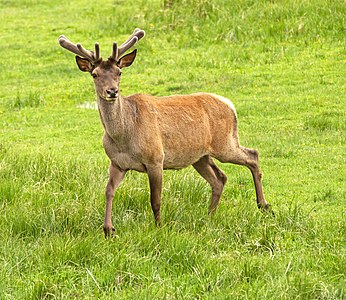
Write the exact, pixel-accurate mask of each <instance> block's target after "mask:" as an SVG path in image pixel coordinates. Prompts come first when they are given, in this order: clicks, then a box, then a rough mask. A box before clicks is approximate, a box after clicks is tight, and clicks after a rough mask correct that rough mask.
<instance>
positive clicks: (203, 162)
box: [192, 155, 227, 214]
mask: <svg viewBox="0 0 346 300" xmlns="http://www.w3.org/2000/svg"><path fill="white" fill-rule="evenodd" d="M192 166H193V167H194V168H195V169H196V171H197V172H198V173H199V174H200V175H201V176H202V177H203V178H204V179H205V180H206V181H207V182H208V183H209V184H210V186H211V189H212V195H211V201H210V206H209V214H210V213H212V212H214V211H215V210H216V208H217V206H218V205H219V202H220V198H221V194H222V191H223V188H224V186H225V184H226V181H227V177H226V175H225V174H224V173H223V172H222V171H221V170H220V169H219V168H218V167H217V165H216V164H215V163H214V161H213V160H212V158H211V157H210V156H208V155H207V156H204V157H202V158H201V159H200V160H199V161H197V162H196V163H194V164H193V165H192Z"/></svg>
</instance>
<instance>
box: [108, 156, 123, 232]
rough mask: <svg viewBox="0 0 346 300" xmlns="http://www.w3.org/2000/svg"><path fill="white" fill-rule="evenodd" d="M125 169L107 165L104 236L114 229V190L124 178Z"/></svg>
mask: <svg viewBox="0 0 346 300" xmlns="http://www.w3.org/2000/svg"><path fill="white" fill-rule="evenodd" d="M125 173H126V171H123V170H120V169H119V168H118V167H115V166H113V165H112V163H111V164H110V166H109V180H108V183H107V186H106V213H105V220H104V224H103V231H104V233H105V238H108V237H109V236H110V235H111V233H112V232H113V231H115V229H114V227H113V225H112V204H113V198H114V192H115V190H116V188H117V187H118V186H119V184H120V183H121V181H122V180H123V179H124V176H125Z"/></svg>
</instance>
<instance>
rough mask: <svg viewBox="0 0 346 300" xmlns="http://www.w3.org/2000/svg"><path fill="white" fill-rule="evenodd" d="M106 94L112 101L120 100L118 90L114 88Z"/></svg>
mask: <svg viewBox="0 0 346 300" xmlns="http://www.w3.org/2000/svg"><path fill="white" fill-rule="evenodd" d="M106 94H107V98H108V99H110V100H114V99H116V98H118V96H119V92H118V90H117V89H114V88H112V89H108V90H106Z"/></svg>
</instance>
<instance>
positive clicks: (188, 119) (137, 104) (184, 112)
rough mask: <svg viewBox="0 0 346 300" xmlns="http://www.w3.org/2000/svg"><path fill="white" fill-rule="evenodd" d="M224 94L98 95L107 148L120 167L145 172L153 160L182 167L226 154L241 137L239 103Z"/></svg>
mask: <svg viewBox="0 0 346 300" xmlns="http://www.w3.org/2000/svg"><path fill="white" fill-rule="evenodd" d="M220 99H221V97H220V96H216V95H212V94H206V93H198V94H192V95H183V96H170V97H153V96H149V95H141V94H136V95H131V96H129V97H125V98H122V97H121V96H120V97H119V100H118V101H117V102H114V103H108V102H105V101H103V100H102V99H99V101H98V105H99V110H100V117H101V120H102V123H103V126H104V129H105V133H104V138H103V144H104V148H105V151H106V153H107V155H108V157H109V158H110V160H111V161H112V163H113V164H114V165H116V166H117V167H119V168H120V169H122V170H136V171H140V172H145V171H146V167H145V166H146V165H147V164H152V163H162V164H163V166H162V167H163V169H181V168H184V167H187V166H190V165H192V164H194V163H195V162H197V161H198V160H199V159H200V158H201V157H203V156H206V155H211V156H213V157H216V158H218V159H219V160H222V158H223V157H225V153H224V152H225V151H226V152H227V149H229V147H230V146H231V145H232V143H235V146H237V139H234V138H232V137H234V136H236V134H235V135H234V134H233V133H235V131H236V127H235V125H236V114H235V111H234V108H233V106H232V104H231V102H229V104H227V103H226V102H225V101H222V100H220ZM225 137H226V139H225ZM225 140H226V141H225Z"/></svg>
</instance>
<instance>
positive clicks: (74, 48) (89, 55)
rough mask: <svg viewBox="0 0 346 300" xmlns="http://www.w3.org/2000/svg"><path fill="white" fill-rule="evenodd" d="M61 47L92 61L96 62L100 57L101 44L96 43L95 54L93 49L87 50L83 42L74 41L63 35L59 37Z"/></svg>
mask: <svg viewBox="0 0 346 300" xmlns="http://www.w3.org/2000/svg"><path fill="white" fill-rule="evenodd" d="M58 41H59V44H60V46H61V47H63V48H65V49H67V50H69V51H71V52H73V53H74V54H77V55H79V56H82V57H84V58H86V59H88V60H89V61H90V62H92V63H94V62H96V61H97V60H99V59H100V46H99V45H98V44H97V43H96V44H95V52H96V53H95V55H94V53H93V52H92V51H89V50H86V49H85V48H84V47H83V46H82V45H81V44H79V43H78V44H74V43H72V42H71V41H70V40H69V39H68V38H67V37H65V36H64V35H61V36H60V37H59V39H58Z"/></svg>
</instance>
